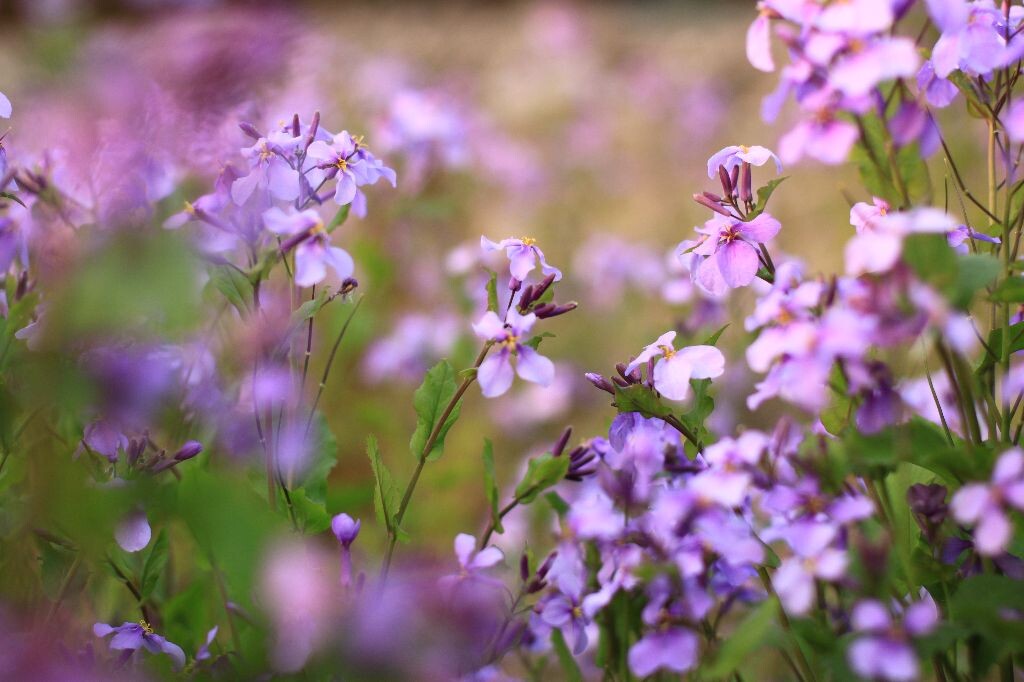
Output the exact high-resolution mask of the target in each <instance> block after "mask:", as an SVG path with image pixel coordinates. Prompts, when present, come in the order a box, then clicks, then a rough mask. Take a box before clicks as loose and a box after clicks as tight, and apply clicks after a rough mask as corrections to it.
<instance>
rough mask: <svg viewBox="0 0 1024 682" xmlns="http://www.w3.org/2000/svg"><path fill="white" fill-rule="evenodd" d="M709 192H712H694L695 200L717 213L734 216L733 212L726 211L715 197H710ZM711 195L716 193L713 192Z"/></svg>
mask: <svg viewBox="0 0 1024 682" xmlns="http://www.w3.org/2000/svg"><path fill="white" fill-rule="evenodd" d="M709 194H711V192H704V193H702V194H694V195H693V200H694V201H696V202H697V203H698V204H700V205H701V206H704V207H705V208H710V209H711V210H712V211H714V212H715V213H721V214H722V215H724V216H729V217H732V216H731V214H730V213H729V212H728V211H726V210H725V209H724V208H722V206H721V205H720V204H719V203H718V202H717V201H714V200H713V199H711V198H709V197H708V195H709ZM711 196H714V195H713V194H711Z"/></svg>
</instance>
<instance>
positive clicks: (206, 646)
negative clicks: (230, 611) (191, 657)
mask: <svg viewBox="0 0 1024 682" xmlns="http://www.w3.org/2000/svg"><path fill="white" fill-rule="evenodd" d="M219 629H220V626H218V625H214V626H213V627H212V628H210V630H209V631H208V632H207V633H206V640H205V641H204V642H203V645H202V646H201V647H199V651H197V652H196V661H205V660H208V659H209V658H210V645H211V644H213V640H214V638H215V637H216V636H217V631H218V630H219Z"/></svg>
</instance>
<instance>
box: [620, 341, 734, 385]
mask: <svg viewBox="0 0 1024 682" xmlns="http://www.w3.org/2000/svg"><path fill="white" fill-rule="evenodd" d="M675 338H676V333H675V332H674V331H672V332H665V333H664V334H662V335H661V336H659V337H658V339H657V340H656V341H655V342H654V343H652V344H649V345H647V346H646V347H645V348H644V349H643V350H642V351H641V352H640V355H638V356H637V357H636V358H635V359H634V360H633V361H632V362H631V363H629V365H628V366H627V367H626V374H629V373H630V372H632V371H633V370H634V369H636V368H637V367H639V366H640V365H643V364H646V363H647V362H649V361H651V360H653V359H654V358H660V359H659V360H658V362H657V364H656V365H654V372H653V381H654V388H656V389H657V390H658V392H659V393H661V394H662V395H663V396H665V397H666V398H668V399H669V400H683V399H685V398H686V396H687V395H689V393H690V379H714V378H715V377H719V376H722V373H723V372H725V356H723V355H722V351H720V350H718V349H717V348H715V347H714V346H687V347H685V348H680V349H679V350H676V349H675V347H674V346H673V345H672V340H673V339H675Z"/></svg>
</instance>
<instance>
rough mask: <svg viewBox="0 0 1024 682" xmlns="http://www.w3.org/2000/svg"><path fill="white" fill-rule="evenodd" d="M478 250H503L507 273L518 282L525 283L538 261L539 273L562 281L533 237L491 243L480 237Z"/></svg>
mask: <svg viewBox="0 0 1024 682" xmlns="http://www.w3.org/2000/svg"><path fill="white" fill-rule="evenodd" d="M480 248H482V249H483V250H484V251H485V252H487V251H498V250H499V249H504V250H505V255H506V256H508V260H509V271H510V272H511V273H512V276H513V277H514V278H516V279H517V280H519V281H520V282H524V281H526V278H527V277H529V275H530V272H532V271H533V269H534V268H535V267H537V261H538V260H539V261H540V268H541V271H542V272H543V273H544V274H545V275H554V276H555V281H556V282H557V281H558V280H560V279H562V271H561V270H559V269H558V268H556V267H554V266H551V265H548V262H547V261H546V260H545V259H544V252H543V251H541V250H540V247H539V246H537V240H536V239H534V238H533V237H520V238H516V237H509V238H508V239H502V240H501V241H500V242H494V241H491V240H490V239H488V238H487V237H480Z"/></svg>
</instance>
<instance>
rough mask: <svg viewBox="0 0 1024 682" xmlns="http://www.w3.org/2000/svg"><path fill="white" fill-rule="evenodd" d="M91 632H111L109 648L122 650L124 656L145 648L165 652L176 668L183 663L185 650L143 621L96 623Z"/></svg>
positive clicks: (103, 633) (103, 635)
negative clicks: (111, 623) (113, 623)
mask: <svg viewBox="0 0 1024 682" xmlns="http://www.w3.org/2000/svg"><path fill="white" fill-rule="evenodd" d="M92 632H93V634H94V635H96V636H97V637H106V636H108V635H111V634H113V635H114V637H113V639H111V640H110V649H111V650H112V651H123V652H124V655H125V656H126V657H130V656H131V654H132V653H134V652H135V651H138V650H139V649H145V650H146V651H148V652H149V653H151V654H159V653H164V654H167V655H168V656H170V657H171V659H172V660H173V661H174V666H175V668H176V669H178V670H180V669H181V668H182V667H183V666H184V665H185V652H184V651H182V649H181V647H180V646H178V645H177V644H174V643H172V642H168V641H167V640H166V639H165V638H163V637H161V636H160V635H157V634H154V632H153V628H151V627H150V626H149V624H148V623H146V622H145V621H139V622H138V623H124V624H122V625H118V626H117V627H114V626H111V625H107V624H106V623H96V624H95V625H93V626H92Z"/></svg>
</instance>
